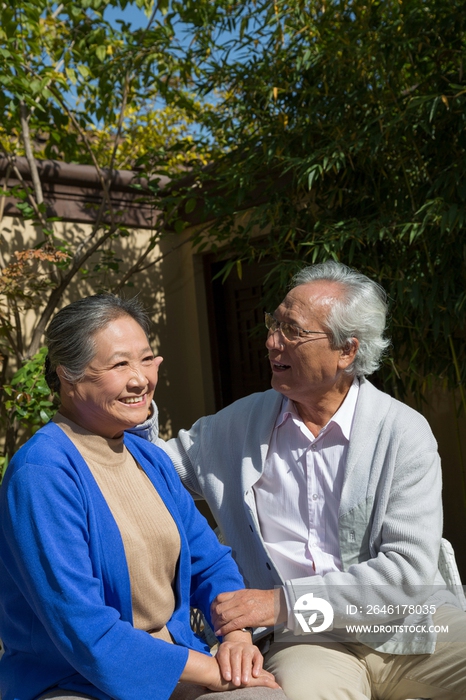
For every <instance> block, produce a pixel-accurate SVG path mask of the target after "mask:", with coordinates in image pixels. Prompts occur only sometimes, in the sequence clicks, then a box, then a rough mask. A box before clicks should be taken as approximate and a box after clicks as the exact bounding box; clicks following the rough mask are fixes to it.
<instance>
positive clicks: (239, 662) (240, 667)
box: [215, 630, 263, 688]
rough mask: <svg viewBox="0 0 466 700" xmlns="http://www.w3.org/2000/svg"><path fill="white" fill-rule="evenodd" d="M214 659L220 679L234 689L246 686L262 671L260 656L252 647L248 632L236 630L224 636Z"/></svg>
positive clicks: (257, 650) (254, 647) (255, 648)
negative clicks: (230, 683) (229, 682)
mask: <svg viewBox="0 0 466 700" xmlns="http://www.w3.org/2000/svg"><path fill="white" fill-rule="evenodd" d="M215 659H216V661H217V663H218V665H219V666H220V672H221V674H222V677H223V678H224V679H225V680H226V681H231V682H232V683H233V685H234V686H235V687H237V688H238V687H239V686H240V685H247V684H248V683H249V682H250V680H251V678H253V679H254V678H259V677H260V675H261V671H262V661H263V658H262V654H261V653H260V651H259V649H258V648H257V647H256V646H254V645H253V643H252V640H251V635H250V634H249V632H243V631H242V630H237V631H235V632H230V634H227V635H225V637H224V639H223V642H222V644H220V646H219V649H218V651H217V654H216V656H215Z"/></svg>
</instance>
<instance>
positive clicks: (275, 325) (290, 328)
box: [264, 312, 328, 340]
mask: <svg viewBox="0 0 466 700" xmlns="http://www.w3.org/2000/svg"><path fill="white" fill-rule="evenodd" d="M264 315H265V327H266V328H267V330H268V332H269V333H275V332H276V331H280V333H281V334H282V336H283V337H284V338H286V340H298V339H299V338H305V337H306V336H307V335H328V333H326V332H325V331H306V330H304V328H300V327H299V326H295V325H294V323H286V321H277V320H276V319H275V318H274V317H273V316H272V314H268V313H267V312H265V314H264ZM303 333H304V334H305V335H303Z"/></svg>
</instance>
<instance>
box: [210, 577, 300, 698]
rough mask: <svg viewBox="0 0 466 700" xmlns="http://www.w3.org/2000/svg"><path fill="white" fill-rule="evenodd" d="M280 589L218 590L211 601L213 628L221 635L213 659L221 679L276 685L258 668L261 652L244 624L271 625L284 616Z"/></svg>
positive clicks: (260, 666)
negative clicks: (224, 591) (217, 666)
mask: <svg viewBox="0 0 466 700" xmlns="http://www.w3.org/2000/svg"><path fill="white" fill-rule="evenodd" d="M284 610H286V607H285V606H284V596H283V593H282V592H281V591H280V590H276V591H275V590H269V591H262V590H258V589H246V590H240V591H233V592H230V593H221V594H220V595H218V596H217V598H216V599H215V600H214V602H213V603H212V607H211V616H212V622H213V625H214V631H215V634H216V635H217V636H221V637H223V642H222V644H221V645H220V647H219V650H218V652H217V656H216V660H217V662H218V665H219V669H220V673H221V676H222V678H223V679H224V680H225V681H227V682H230V683H232V684H233V686H235V687H239V686H240V685H242V686H248V685H265V686H267V687H269V688H278V687H279V686H278V685H277V683H276V682H275V679H274V677H273V675H272V674H271V673H269V672H268V671H265V670H264V669H263V668H262V661H263V659H262V654H261V653H260V651H259V649H258V648H257V647H256V646H254V645H253V644H252V642H251V638H250V635H249V633H247V632H244V631H243V628H244V627H271V626H273V625H274V624H275V623H277V622H279V621H282V618H284V619H286V613H285V612H284Z"/></svg>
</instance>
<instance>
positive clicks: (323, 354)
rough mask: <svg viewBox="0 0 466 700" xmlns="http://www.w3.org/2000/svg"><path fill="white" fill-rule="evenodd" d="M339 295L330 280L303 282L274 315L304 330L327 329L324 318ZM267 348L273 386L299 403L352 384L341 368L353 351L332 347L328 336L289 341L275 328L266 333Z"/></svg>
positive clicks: (312, 336)
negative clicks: (267, 334)
mask: <svg viewBox="0 0 466 700" xmlns="http://www.w3.org/2000/svg"><path fill="white" fill-rule="evenodd" d="M340 294H341V288H340V287H339V285H338V284H336V283H333V282H326V281H321V280H319V281H315V282H309V283H308V284H302V285H300V286H299V287H295V288H294V289H292V290H291V291H290V292H289V293H288V294H287V295H286V297H285V299H284V300H283V301H282V303H281V304H280V306H279V307H278V308H277V309H276V311H275V313H274V317H275V319H276V320H277V321H286V322H288V323H292V324H294V325H296V326H300V327H301V328H303V329H305V330H313V331H326V330H327V329H326V327H325V325H324V322H325V319H326V318H327V315H328V313H329V310H330V308H331V305H332V303H333V301H334V299H335V298H336V297H338V296H339V295H340ZM266 347H267V349H268V351H269V360H270V366H271V368H272V387H273V388H274V389H275V390H276V391H278V392H280V393H281V394H283V395H284V396H286V397H288V398H290V399H292V400H293V401H295V403H297V404H298V405H299V404H300V403H304V404H305V403H306V402H309V401H313V400H314V401H315V400H316V399H318V398H320V397H321V396H323V395H324V394H326V393H328V392H332V391H333V390H334V389H338V390H341V388H342V387H343V386H347V385H349V384H351V381H352V379H351V377H350V376H349V375H347V374H343V370H344V369H345V368H346V367H348V365H350V364H351V362H352V361H353V359H354V352H355V351H354V349H352V350H351V351H350V352H347V351H343V350H333V349H332V347H331V345H330V340H329V337H328V336H327V335H310V336H308V337H303V338H299V339H298V340H294V341H289V340H287V339H286V338H284V337H283V335H282V333H281V332H280V331H278V330H277V331H275V333H270V332H269V336H268V338H267V342H266ZM356 347H357V344H356Z"/></svg>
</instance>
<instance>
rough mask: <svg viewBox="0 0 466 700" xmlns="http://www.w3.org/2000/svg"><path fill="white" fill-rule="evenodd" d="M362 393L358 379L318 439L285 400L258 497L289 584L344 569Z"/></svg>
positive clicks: (265, 529) (272, 550) (272, 549)
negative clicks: (345, 497) (353, 438)
mask: <svg viewBox="0 0 466 700" xmlns="http://www.w3.org/2000/svg"><path fill="white" fill-rule="evenodd" d="M358 393H359V381H358V379H355V380H354V381H353V384H352V385H351V387H350V390H349V392H348V394H347V395H346V397H345V400H344V401H343V403H342V404H341V406H340V408H339V409H338V411H337V412H336V413H335V415H334V416H332V418H331V419H330V421H329V422H328V423H327V425H326V426H324V427H323V428H322V430H321V431H320V432H319V434H318V436H317V437H314V436H313V435H312V433H311V431H310V430H309V429H308V428H307V427H306V426H305V424H304V422H303V421H302V419H301V418H300V416H299V414H298V412H297V410H296V407H295V405H294V403H293V402H292V401H290V400H289V399H287V398H285V397H284V398H283V401H282V408H281V411H280V413H279V415H278V418H277V421H276V423H275V428H274V430H273V433H272V438H271V441H270V445H269V449H268V452H267V458H266V461H265V465H264V471H263V473H262V476H261V478H260V479H259V481H257V482H256V484H255V485H254V494H255V498H256V506H257V513H258V518H259V524H260V528H261V533H262V537H263V539H264V542H265V545H266V547H267V550H268V552H269V555H270V557H271V559H272V561H273V562H274V564H275V566H276V567H277V569H278V571H279V572H280V574H281V577H282V578H283V579H284V580H288V579H294V578H301V577H304V576H311V575H313V574H320V575H324V574H326V573H327V572H329V571H338V570H341V568H342V567H341V558H340V545H339V541H338V509H339V506H340V499H341V491H342V487H343V476H344V468H345V462H346V455H347V452H348V444H349V438H350V434H351V427H352V424H353V418H354V412H355V409H356V402H357V399H358Z"/></svg>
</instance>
